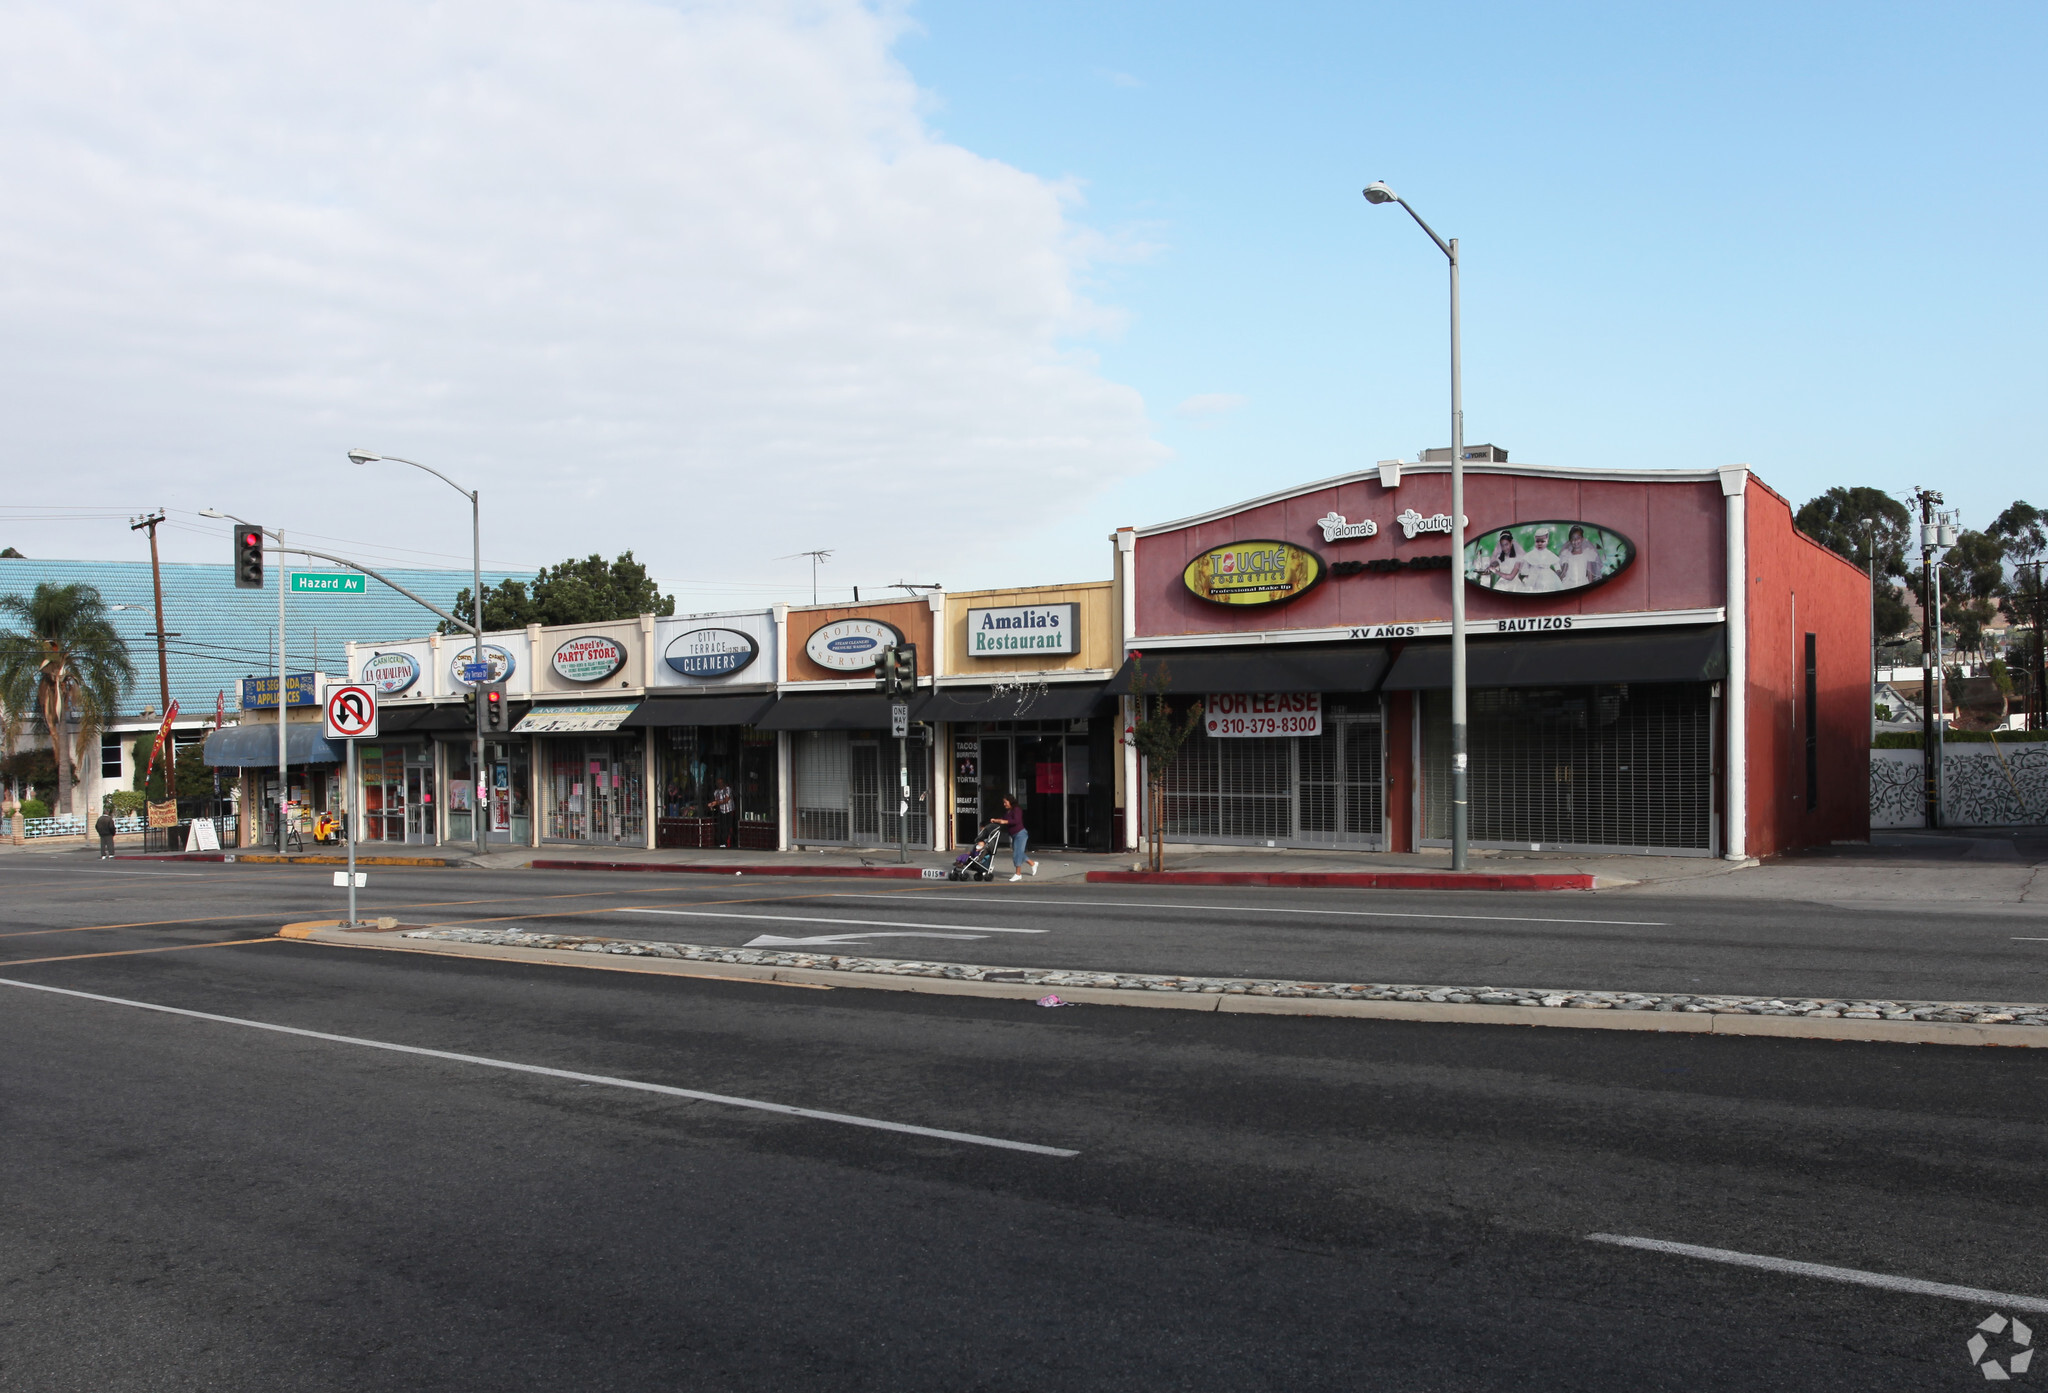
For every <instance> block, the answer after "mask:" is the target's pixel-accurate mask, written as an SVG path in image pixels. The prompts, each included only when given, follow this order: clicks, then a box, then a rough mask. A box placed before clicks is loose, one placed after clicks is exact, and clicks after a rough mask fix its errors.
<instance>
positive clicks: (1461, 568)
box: [1365, 180, 1470, 871]
mask: <svg viewBox="0 0 2048 1393" xmlns="http://www.w3.org/2000/svg"><path fill="white" fill-rule="evenodd" d="M1365 201H1366V202H1368V203H1372V204H1380V203H1398V204H1400V205H1401V206H1402V207H1403V208H1405V209H1407V212H1408V216H1409V217H1411V218H1413V219H1415V225H1416V226H1417V227H1419V228H1421V229H1422V230H1423V231H1424V232H1427V233H1428V234H1429V240H1430V241H1432V242H1434V243H1436V245H1437V250H1439V251H1441V252H1442V253H1443V254H1444V255H1445V257H1447V258H1448V259H1449V260H1450V263H1451V869H1452V870H1454V871H1462V870H1464V869H1466V867H1467V865H1468V858H1469V848H1468V831H1467V829H1468V827H1469V825H1470V824H1469V819H1468V816H1467V814H1468V811H1469V808H1470V800H1469V779H1468V774H1469V771H1468V767H1467V766H1468V765H1469V763H1470V760H1469V758H1468V753H1467V743H1466V701H1465V695H1466V694H1465V397H1464V383H1463V380H1462V373H1461V368H1460V364H1459V349H1460V343H1459V325H1458V239H1457V238H1455V237H1453V238H1451V239H1450V240H1449V241H1448V242H1446V241H1445V240H1444V239H1443V238H1441V237H1439V236H1437V235H1436V229H1435V228H1433V227H1431V226H1430V225H1429V224H1428V223H1426V222H1424V221H1423V220H1422V215H1421V214H1420V213H1418V212H1416V211H1415V210H1414V209H1413V208H1410V207H1409V206H1408V200H1407V199H1405V198H1403V197H1401V195H1399V194H1397V193H1395V192H1394V191H1393V190H1392V189H1390V188H1388V187H1387V186H1386V184H1384V183H1382V182H1379V181H1377V180H1376V181H1374V182H1373V183H1371V184H1369V185H1367V186H1366V189H1365Z"/></svg>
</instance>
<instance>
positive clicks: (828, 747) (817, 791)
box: [790, 726, 932, 846]
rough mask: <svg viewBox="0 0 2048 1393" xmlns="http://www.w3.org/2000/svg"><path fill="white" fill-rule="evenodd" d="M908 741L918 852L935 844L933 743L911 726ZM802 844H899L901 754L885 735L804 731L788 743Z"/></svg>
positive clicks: (912, 830)
mask: <svg viewBox="0 0 2048 1393" xmlns="http://www.w3.org/2000/svg"><path fill="white" fill-rule="evenodd" d="M912 731H913V738H912V739H911V741H910V810H911V811H910V819H909V827H908V829H907V831H908V834H909V835H908V840H909V841H910V843H911V844H912V845H914V846H915V845H923V846H929V845H931V835H932V824H931V744H930V742H929V741H928V740H925V739H924V738H923V728H922V727H917V726H913V727H912ZM790 752H791V754H790V758H791V761H792V763H791V770H790V776H791V783H792V785H793V787H794V791H795V797H796V839H797V840H798V841H799V842H804V843H813V844H815V843H838V844H841V845H851V846H885V845H892V844H894V843H895V842H896V841H897V840H898V837H899V826H900V824H901V822H902V819H901V818H900V817H899V816H898V814H897V805H898V792H897V779H898V773H899V771H898V758H899V757H898V755H897V749H896V741H895V739H894V738H893V737H891V736H890V735H888V734H887V733H886V732H879V731H866V730H855V731H845V730H806V731H799V732H797V733H796V734H795V735H793V736H792V737H791V739H790Z"/></svg>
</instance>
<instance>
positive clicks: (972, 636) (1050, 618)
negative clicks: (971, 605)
mask: <svg viewBox="0 0 2048 1393" xmlns="http://www.w3.org/2000/svg"><path fill="white" fill-rule="evenodd" d="M1080 614H1081V606H1080V605H1078V604H1070V605H1012V606H1008V607H1006V608H1003V609H970V610H968V611H967V656H968V657H970V658H997V657H1007V656H1009V655H1010V654H1012V653H1072V652H1073V651H1074V631H1075V630H1076V629H1078V628H1079V627H1080V622H1079V620H1080Z"/></svg>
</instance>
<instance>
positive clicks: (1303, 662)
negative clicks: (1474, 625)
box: [1106, 644, 1387, 696]
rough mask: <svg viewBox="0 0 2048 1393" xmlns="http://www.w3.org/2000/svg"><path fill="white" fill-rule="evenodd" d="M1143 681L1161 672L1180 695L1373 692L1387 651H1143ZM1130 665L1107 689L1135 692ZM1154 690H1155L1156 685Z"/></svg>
mask: <svg viewBox="0 0 2048 1393" xmlns="http://www.w3.org/2000/svg"><path fill="white" fill-rule="evenodd" d="M1144 663H1145V680H1146V682H1147V683H1148V684H1155V683H1157V682H1158V681H1159V679H1160V674H1161V672H1162V671H1164V672H1165V674H1166V677H1167V687H1166V690H1167V691H1169V692H1172V693H1175V694H1176V695H1188V696H1201V695H1204V694H1206V693H1209V692H1370V691H1372V690H1374V689H1375V688H1376V687H1378V686H1379V683H1380V677H1381V675H1382V674H1383V673H1385V672H1386V670H1387V650H1386V649H1385V648H1383V647H1380V646H1379V645H1377V644H1373V645H1369V646H1364V647H1360V646H1357V645H1352V644H1344V645H1337V644H1325V645H1322V646H1320V647H1316V648H1202V649H1194V650H1186V649H1180V650H1169V649H1164V648H1162V649H1158V650H1155V651H1154V652H1151V653H1147V654H1145V658H1144ZM1131 668H1132V664H1131V663H1129V662H1126V663H1125V664H1124V665H1123V667H1122V668H1121V669H1119V670H1118V672H1117V675H1116V676H1115V677H1113V678H1111V679H1110V682H1109V686H1108V687H1107V689H1106V690H1107V692H1108V693H1109V694H1110V695H1113V696H1123V695H1125V694H1127V693H1129V691H1130V690H1131ZM1154 690H1155V692H1156V690H1157V688H1156V687H1155V689H1154Z"/></svg>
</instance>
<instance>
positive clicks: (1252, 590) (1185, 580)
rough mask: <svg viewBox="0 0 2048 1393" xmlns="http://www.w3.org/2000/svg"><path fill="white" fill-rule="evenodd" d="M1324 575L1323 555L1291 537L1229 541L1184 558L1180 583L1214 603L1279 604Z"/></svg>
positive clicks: (1307, 588)
mask: <svg viewBox="0 0 2048 1393" xmlns="http://www.w3.org/2000/svg"><path fill="white" fill-rule="evenodd" d="M1322 578H1323V558H1322V557H1320V556H1318V555H1316V554H1315V553H1314V552H1312V551H1310V550H1309V549H1308V548H1307V547H1298V546H1296V545H1295V544H1294V543H1292V542H1275V541H1267V540H1263V539H1261V540H1258V541H1249V542H1232V543H1230V544H1229V545H1228V546H1221V547H1211V548H1210V549H1209V550H1207V551H1205V552H1203V553H1202V554H1201V555H1200V556H1197V557H1196V558H1195V559H1194V560H1192V561H1190V562H1188V564H1187V566H1186V568H1185V569H1183V570H1182V571H1181V583H1182V584H1183V585H1185V586H1187V588H1188V591H1189V593H1191V594H1193V595H1195V596H1197V597H1198V598H1200V599H1204V600H1207V601H1209V602H1210V603H1211V604H1217V605H1277V604H1284V603H1286V602H1287V601H1289V600H1292V599H1294V598H1296V597H1297V596H1300V595H1303V594H1306V593H1307V592H1308V591H1309V590H1311V589H1313V588H1314V587H1315V584H1316V582H1317V581H1319V580H1321V579H1322Z"/></svg>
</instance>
